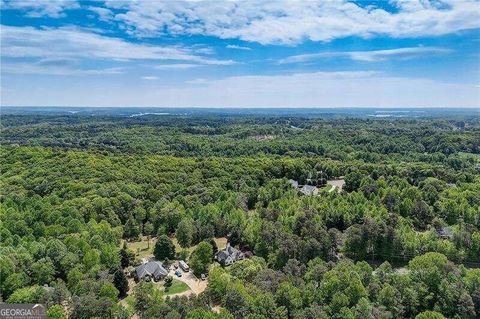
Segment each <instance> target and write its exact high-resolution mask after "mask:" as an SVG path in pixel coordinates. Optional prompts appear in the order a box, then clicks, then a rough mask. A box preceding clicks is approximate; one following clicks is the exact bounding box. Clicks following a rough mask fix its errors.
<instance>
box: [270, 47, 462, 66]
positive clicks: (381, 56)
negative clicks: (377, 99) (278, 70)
mask: <svg viewBox="0 0 480 319" xmlns="http://www.w3.org/2000/svg"><path fill="white" fill-rule="evenodd" d="M452 52H453V50H451V49H445V48H438V47H411V48H398V49H390V50H373V51H335V52H328V51H327V52H319V53H312V54H300V55H292V56H289V57H287V58H285V59H281V60H279V61H278V63H279V64H287V63H301V62H308V61H313V60H317V59H323V58H334V57H347V58H350V59H352V60H356V61H365V62H375V61H384V60H387V59H390V58H397V59H412V58H416V57H421V56H430V57H431V56H432V55H439V54H448V53H452Z"/></svg>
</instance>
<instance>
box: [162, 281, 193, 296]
mask: <svg viewBox="0 0 480 319" xmlns="http://www.w3.org/2000/svg"><path fill="white" fill-rule="evenodd" d="M162 286H163V284H162ZM189 289H190V287H188V285H187V284H186V283H184V282H182V281H180V280H177V279H173V282H172V285H171V286H170V288H169V289H168V291H163V293H164V294H165V295H167V296H168V295H173V294H178V293H181V292H185V291H187V290H189Z"/></svg>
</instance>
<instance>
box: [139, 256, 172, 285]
mask: <svg viewBox="0 0 480 319" xmlns="http://www.w3.org/2000/svg"><path fill="white" fill-rule="evenodd" d="M167 274H168V271H167V270H166V269H165V268H164V267H163V265H162V263H161V262H159V261H153V260H152V261H149V262H146V263H144V264H141V265H140V266H138V267H137V268H135V271H134V278H135V280H136V281H140V280H144V281H150V280H152V279H153V280H155V281H158V280H160V279H162V278H164V277H165V276H167Z"/></svg>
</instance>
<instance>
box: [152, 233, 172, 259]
mask: <svg viewBox="0 0 480 319" xmlns="http://www.w3.org/2000/svg"><path fill="white" fill-rule="evenodd" d="M153 255H154V256H155V258H156V259H157V260H164V259H166V258H167V259H174V258H175V246H174V245H173V242H172V240H171V239H170V238H168V236H167V235H162V236H160V237H158V240H157V242H156V243H155V247H154V249H153Z"/></svg>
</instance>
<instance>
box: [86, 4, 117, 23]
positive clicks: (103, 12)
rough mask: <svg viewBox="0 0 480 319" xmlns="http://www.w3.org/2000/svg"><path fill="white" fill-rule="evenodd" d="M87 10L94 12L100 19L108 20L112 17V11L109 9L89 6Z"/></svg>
mask: <svg viewBox="0 0 480 319" xmlns="http://www.w3.org/2000/svg"><path fill="white" fill-rule="evenodd" d="M88 10H90V11H92V12H95V13H96V14H97V15H98V17H99V19H100V20H102V21H110V20H112V19H113V12H112V10H110V9H107V8H102V7H94V6H90V7H88Z"/></svg>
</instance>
